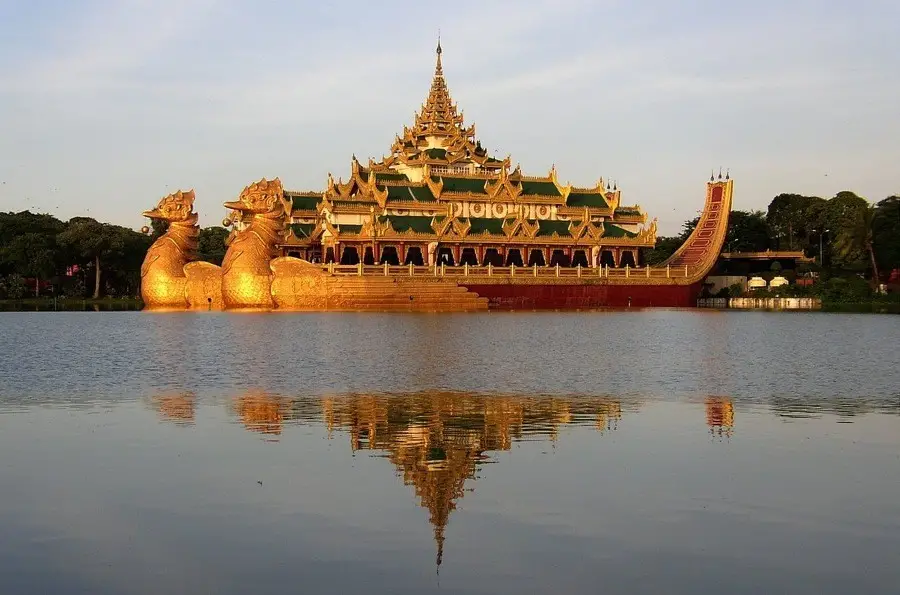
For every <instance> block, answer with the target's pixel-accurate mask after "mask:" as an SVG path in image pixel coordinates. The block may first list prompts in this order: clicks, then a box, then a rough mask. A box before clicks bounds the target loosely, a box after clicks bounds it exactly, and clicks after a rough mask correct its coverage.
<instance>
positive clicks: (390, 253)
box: [381, 246, 400, 266]
mask: <svg viewBox="0 0 900 595" xmlns="http://www.w3.org/2000/svg"><path fill="white" fill-rule="evenodd" d="M381 264H389V265H391V266H398V265H399V264H400V257H399V256H397V248H396V247H394V246H384V247H383V248H382V249H381Z"/></svg>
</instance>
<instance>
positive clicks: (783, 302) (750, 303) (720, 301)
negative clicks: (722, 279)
mask: <svg viewBox="0 0 900 595" xmlns="http://www.w3.org/2000/svg"><path fill="white" fill-rule="evenodd" d="M697 306H698V307H700V308H730V309H735V310H821V309H822V300H820V299H819V298H815V297H734V298H705V299H700V300H697Z"/></svg>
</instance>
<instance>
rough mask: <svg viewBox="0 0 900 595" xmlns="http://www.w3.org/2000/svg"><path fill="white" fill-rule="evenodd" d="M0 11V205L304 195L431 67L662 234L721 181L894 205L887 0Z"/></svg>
mask: <svg viewBox="0 0 900 595" xmlns="http://www.w3.org/2000/svg"><path fill="white" fill-rule="evenodd" d="M335 6H338V8H335V9H333V8H330V7H329V6H326V5H325V3H321V2H309V3H307V2H275V1H271V0H270V1H264V0H257V1H252V2H251V1H238V0H84V1H61V0H2V1H0V182H2V184H0V210H4V211H5V210H22V209H26V208H32V209H37V210H40V211H44V212H49V213H53V214H55V215H57V216H59V217H62V218H68V217H71V216H74V215H80V214H88V215H90V216H94V217H97V218H99V219H103V220H108V221H112V222H115V223H119V224H123V225H128V226H130V227H140V226H141V225H143V224H144V220H142V218H141V217H140V212H141V211H142V210H144V209H145V208H147V207H149V206H152V205H153V204H155V202H156V201H157V200H158V199H159V198H160V197H161V196H163V195H165V194H167V193H168V192H172V191H174V190H176V189H178V188H183V189H186V188H195V189H196V192H197V197H198V198H197V205H196V206H197V209H198V211H199V212H200V214H201V223H202V224H203V225H210V224H213V223H215V222H217V221H218V220H220V219H221V218H222V216H223V215H224V212H225V211H224V209H223V208H222V206H221V203H222V202H224V201H226V200H230V199H233V198H234V196H235V195H236V194H238V193H239V192H240V191H241V189H242V188H243V187H244V186H245V185H246V184H248V183H250V182H252V181H255V180H257V179H259V178H261V177H264V176H265V177H268V178H272V177H275V176H278V177H280V178H281V179H282V181H283V182H284V183H285V186H286V187H287V188H290V189H298V190H312V189H317V190H318V189H322V188H323V187H324V184H325V180H326V175H327V173H328V172H332V173H333V174H334V175H335V177H339V176H345V177H346V175H347V173H348V171H349V160H350V156H351V154H353V153H355V154H356V155H357V156H358V157H359V158H360V159H362V160H365V159H366V158H368V157H369V156H373V157H380V156H381V155H382V154H384V153H385V152H387V151H388V148H389V146H390V143H391V141H392V140H393V137H394V134H396V133H398V132H400V131H401V130H402V127H403V125H404V124H408V123H410V122H411V121H412V116H413V113H414V111H415V110H416V109H417V108H418V107H419V105H420V104H421V102H422V100H423V99H424V98H425V96H426V94H427V91H428V87H429V84H430V80H431V74H432V72H433V68H434V45H435V38H436V34H437V31H438V29H440V31H441V38H442V44H443V47H444V71H445V75H446V77H447V81H448V84H449V86H450V90H451V93H452V95H453V97H454V99H455V100H456V101H457V102H458V103H459V105H460V107H461V108H462V109H463V110H464V112H465V116H466V120H467V121H469V122H475V123H476V125H477V130H478V136H479V137H480V139H481V140H482V142H483V143H484V145H485V146H486V147H487V148H489V149H490V150H493V151H495V152H496V153H498V154H499V156H501V157H502V156H505V155H507V154H510V155H512V159H513V162H514V163H515V162H520V163H521V164H522V167H523V169H524V170H525V172H526V173H534V174H544V173H546V172H547V171H548V170H549V168H550V167H551V165H552V164H554V163H555V164H556V167H557V170H558V171H559V174H560V177H561V178H562V180H563V181H566V180H568V181H571V182H572V183H575V184H577V185H592V184H593V183H594V182H595V181H596V180H597V178H599V177H600V176H603V177H605V178H611V179H615V180H618V183H619V185H620V187H621V188H622V190H623V202H625V203H629V204H630V203H637V204H640V205H641V206H642V207H644V208H645V209H646V210H647V211H649V213H650V215H651V217H653V216H657V217H659V221H660V228H661V232H662V233H672V232H675V231H676V230H677V229H678V228H679V227H680V225H681V222H682V221H683V220H685V219H688V218H690V217H692V216H694V215H695V214H696V213H697V210H698V209H699V208H700V207H701V206H702V198H703V191H704V186H703V184H704V182H705V180H706V179H707V178H708V177H709V172H710V169H711V168H716V169H718V167H719V166H722V167H724V168H730V170H731V173H732V176H733V177H734V178H735V180H736V182H735V208H739V209H752V208H760V209H764V208H765V207H766V205H767V204H768V202H769V201H770V200H771V198H772V197H773V196H774V195H775V194H778V193H779V192H799V193H806V194H817V195H821V196H831V195H833V194H834V193H836V192H837V191H839V190H843V189H852V190H855V191H857V192H858V193H860V194H862V195H864V196H866V197H867V198H869V199H870V200H872V201H877V200H880V199H882V198H884V197H885V196H888V195H890V194H897V193H900V168H898V163H900V107H898V106H900V77H898V73H900V35H897V33H896V25H897V23H900V2H896V1H894V0H890V1H888V0H884V1H878V0H859V1H856V2H852V3H851V2H839V1H834V2H828V1H826V0H821V1H803V0H786V1H782V2H776V1H772V0H756V1H754V2H737V1H728V0H720V1H718V2H706V1H690V0H684V1H682V2H668V1H666V2H662V1H649V0H647V1H643V2H635V1H632V2H629V1H602V0H597V1H594V2H587V1H580V0H548V1H542V0H541V1H531V0H528V1H524V0H523V1H517V2H485V1H482V2H471V1H468V0H462V1H459V2H455V3H452V4H448V3H446V2H426V1H418V2H393V1H384V0H383V1H380V2H356V1H349V0H345V1H343V2H341V3H339V4H336V5H335Z"/></svg>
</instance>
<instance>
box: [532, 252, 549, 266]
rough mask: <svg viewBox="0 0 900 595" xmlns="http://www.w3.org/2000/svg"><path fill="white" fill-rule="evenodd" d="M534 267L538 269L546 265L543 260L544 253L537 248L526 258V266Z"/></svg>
mask: <svg viewBox="0 0 900 595" xmlns="http://www.w3.org/2000/svg"><path fill="white" fill-rule="evenodd" d="M535 265H537V266H539V267H542V266H546V265H547V261H546V260H544V251H543V250H538V249H537V248H535V249H533V250H532V251H531V256H529V257H528V266H530V267H533V266H535Z"/></svg>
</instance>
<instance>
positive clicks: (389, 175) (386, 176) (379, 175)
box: [375, 172, 409, 182]
mask: <svg viewBox="0 0 900 595" xmlns="http://www.w3.org/2000/svg"><path fill="white" fill-rule="evenodd" d="M375 180H392V181H401V182H407V181H409V178H407V177H406V174H399V173H393V172H375Z"/></svg>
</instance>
